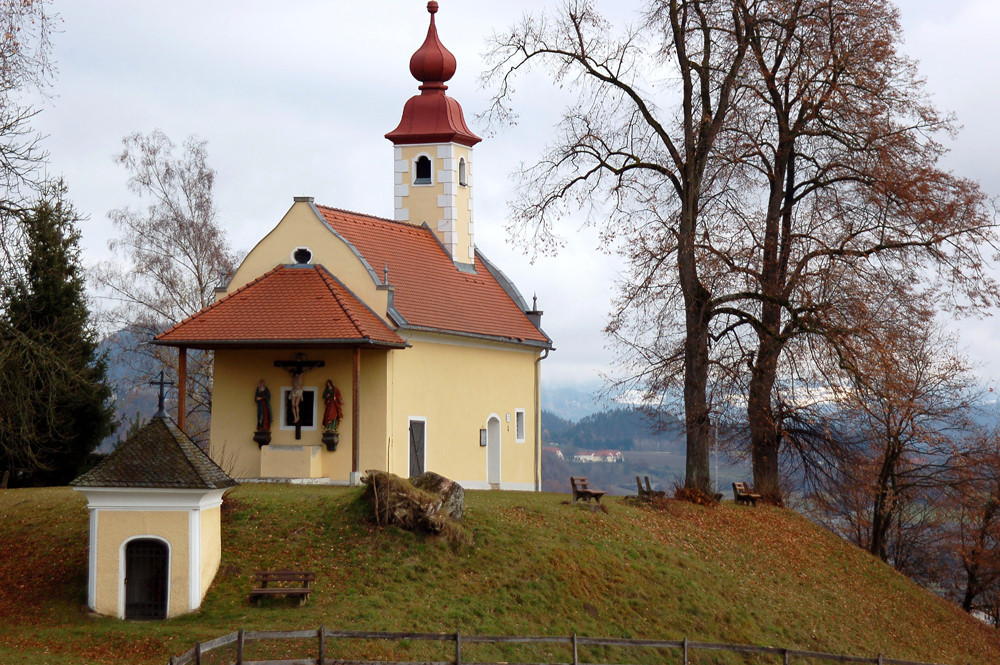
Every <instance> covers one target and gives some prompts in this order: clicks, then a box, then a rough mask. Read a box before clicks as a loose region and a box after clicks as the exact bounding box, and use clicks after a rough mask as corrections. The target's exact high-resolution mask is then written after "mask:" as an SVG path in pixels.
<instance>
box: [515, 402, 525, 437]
mask: <svg viewBox="0 0 1000 665" xmlns="http://www.w3.org/2000/svg"><path fill="white" fill-rule="evenodd" d="M514 440H515V441H517V443H524V409H515V410H514Z"/></svg>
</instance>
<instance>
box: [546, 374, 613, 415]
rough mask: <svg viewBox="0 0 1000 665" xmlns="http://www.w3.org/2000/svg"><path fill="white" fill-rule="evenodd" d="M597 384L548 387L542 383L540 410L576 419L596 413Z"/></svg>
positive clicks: (598, 408)
mask: <svg viewBox="0 0 1000 665" xmlns="http://www.w3.org/2000/svg"><path fill="white" fill-rule="evenodd" d="M599 391H600V386H599V385H589V386H588V385H583V386H569V387H560V388H549V387H548V386H546V385H545V384H544V383H543V384H542V410H543V411H548V412H549V413H550V414H553V415H556V416H559V417H560V418H564V419H566V420H572V421H577V420H580V419H581V418H583V417H584V416H589V415H590V414H592V413H597V412H598V411H600V410H601V407H600V406H599V402H600V400H599V398H598V393H599Z"/></svg>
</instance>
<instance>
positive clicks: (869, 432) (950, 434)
mask: <svg viewBox="0 0 1000 665" xmlns="http://www.w3.org/2000/svg"><path fill="white" fill-rule="evenodd" d="M886 310H887V311H885V312H884V315H883V316H882V318H881V320H880V321H877V322H875V323H874V324H873V325H872V326H871V328H870V330H868V331H867V334H866V335H865V343H864V344H858V345H856V346H855V347H854V348H853V349H852V350H851V353H850V357H849V358H847V362H846V363H845V362H843V359H838V361H837V364H839V365H840V366H841V367H848V368H849V371H848V372H846V376H845V378H844V380H843V381H841V382H839V384H838V382H837V381H835V380H832V381H831V382H830V383H831V385H835V386H838V387H839V389H838V390H837V392H836V396H835V400H834V402H833V408H832V409H831V410H830V411H829V417H830V418H831V419H838V420H840V421H841V424H840V430H841V432H842V433H843V434H844V435H845V438H850V439H851V440H852V441H853V450H852V451H851V453H850V454H848V455H845V456H844V457H843V459H842V460H841V463H840V464H839V465H838V468H837V469H836V472H835V474H834V477H833V479H832V482H831V483H828V484H826V485H825V486H821V487H820V488H819V491H817V492H815V493H814V498H815V500H816V501H817V502H818V503H819V504H820V506H821V508H822V511H823V512H824V513H826V514H827V515H833V516H834V523H839V524H841V525H843V524H849V525H851V527H850V530H851V531H852V533H850V534H849V535H850V537H851V539H852V540H853V541H854V542H856V543H857V544H858V545H860V546H862V547H865V548H866V549H867V550H868V551H869V552H871V553H872V554H874V555H875V556H878V557H881V558H882V559H883V560H886V561H889V562H891V563H893V565H895V566H897V567H898V568H901V569H906V568H907V567H908V559H912V558H914V557H913V556H912V554H911V553H912V552H913V551H914V550H919V549H922V548H921V547H919V546H915V542H916V541H917V539H918V538H919V535H920V533H921V532H923V531H924V530H926V529H927V528H929V527H934V525H933V524H932V523H933V522H934V521H935V520H937V519H940V515H941V510H940V507H941V506H942V502H943V494H942V492H943V490H944V489H945V488H948V487H949V486H950V485H951V484H952V481H953V470H954V469H955V468H956V464H957V463H958V462H959V461H960V460H962V459H963V458H964V457H965V456H966V455H967V454H968V451H969V450H970V448H971V440H970V439H969V437H968V436H967V432H968V431H969V430H970V428H971V426H972V424H971V421H970V415H971V413H972V409H973V406H974V402H975V397H976V391H975V390H974V389H973V385H974V384H973V381H972V378H971V374H970V370H969V367H968V365H967V363H966V361H965V359H964V358H963V357H961V356H960V355H958V354H957V353H956V352H955V350H954V348H955V340H954V339H953V338H951V337H949V336H948V335H945V334H944V333H943V332H942V330H941V329H940V327H939V326H938V325H937V324H936V323H935V322H934V320H933V311H931V310H927V309H924V310H922V311H919V310H918V311H917V313H916V314H914V313H913V310H912V309H908V308H907V307H906V306H899V307H897V308H896V309H892V308H890V307H887V308H886ZM907 314H910V315H909V316H908V315H907ZM928 507H929V509H928ZM935 528H936V527H935ZM917 545H919V543H917ZM923 549H925V548H923Z"/></svg>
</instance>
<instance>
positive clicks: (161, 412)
mask: <svg viewBox="0 0 1000 665" xmlns="http://www.w3.org/2000/svg"><path fill="white" fill-rule="evenodd" d="M149 385H151V386H159V387H160V403H159V406H158V408H157V411H156V415H154V416H153V417H154V418H166V417H167V410H166V408H164V400H165V398H166V396H167V391H166V388H167V386H172V385H174V382H173V381H167V380H166V379H165V378H164V377H163V370H162V369H161V370H160V377H159V380H156V381H150V382H149Z"/></svg>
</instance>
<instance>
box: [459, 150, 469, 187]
mask: <svg viewBox="0 0 1000 665" xmlns="http://www.w3.org/2000/svg"><path fill="white" fill-rule="evenodd" d="M458 184H459V185H461V186H462V187H465V186H466V185H468V184H469V178H468V176H467V175H466V166H465V158H464V157H463V158H462V159H460V160H458Z"/></svg>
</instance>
